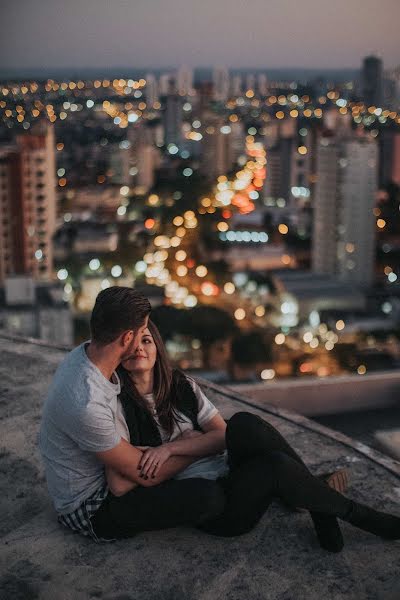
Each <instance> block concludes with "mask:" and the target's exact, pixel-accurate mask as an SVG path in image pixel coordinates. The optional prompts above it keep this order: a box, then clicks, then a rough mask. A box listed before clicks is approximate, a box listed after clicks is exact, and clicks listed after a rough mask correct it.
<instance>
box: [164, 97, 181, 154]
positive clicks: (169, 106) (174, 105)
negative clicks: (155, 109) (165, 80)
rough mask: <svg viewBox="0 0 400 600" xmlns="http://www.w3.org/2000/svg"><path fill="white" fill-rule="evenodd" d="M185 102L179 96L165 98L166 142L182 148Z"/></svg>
mask: <svg viewBox="0 0 400 600" xmlns="http://www.w3.org/2000/svg"><path fill="white" fill-rule="evenodd" d="M182 107H183V100H182V97H181V96H178V95H177V94H168V96H166V97H165V109H164V112H163V125H164V142H165V144H166V145H167V146H168V145H169V144H175V145H176V146H177V147H178V148H180V146H181V143H182V109H183V108H182Z"/></svg>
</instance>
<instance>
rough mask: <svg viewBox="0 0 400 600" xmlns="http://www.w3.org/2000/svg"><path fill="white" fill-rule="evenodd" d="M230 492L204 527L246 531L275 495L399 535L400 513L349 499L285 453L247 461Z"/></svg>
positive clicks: (235, 475) (215, 531)
mask: <svg viewBox="0 0 400 600" xmlns="http://www.w3.org/2000/svg"><path fill="white" fill-rule="evenodd" d="M226 493H227V503H226V508H225V510H224V512H223V513H222V515H220V516H218V517H216V518H214V519H212V520H208V521H206V522H205V523H203V524H202V525H201V527H200V528H201V529H202V530H203V531H207V532H208V533H212V534H215V535H226V536H230V535H240V534H241V533H246V532H247V531H249V530H250V529H251V528H252V527H253V526H254V525H255V524H256V523H257V521H258V520H259V518H260V517H261V516H262V514H263V513H264V511H265V510H266V508H267V507H268V505H269V503H270V502H271V499H272V498H273V497H274V496H275V497H278V498H281V499H283V500H284V501H285V502H288V503H290V502H292V503H293V504H295V505H296V506H299V507H301V508H306V509H308V510H309V511H315V512H316V513H317V514H322V515H328V516H331V517H338V518H340V519H342V520H344V521H347V522H349V523H351V524H353V525H355V526H356V527H359V528H361V529H364V530H365V531H369V532H370V533H374V534H375V535H379V536H382V537H384V538H386V539H400V517H396V516H394V515H390V514H387V513H382V512H379V511H376V510H374V509H371V508H369V507H367V506H364V505H361V504H359V503H358V502H355V501H353V500H350V499H349V498H346V497H345V496H343V495H342V494H340V493H339V492H336V491H335V490H333V489H331V488H330V487H329V486H327V485H326V484H324V483H323V482H322V481H321V480H320V479H318V478H317V477H314V476H313V475H312V474H311V473H310V471H309V470H308V469H307V468H306V467H305V466H304V465H302V464H301V463H299V462H297V461H296V460H294V459H293V458H292V457H291V456H288V455H287V454H285V453H283V452H279V451H271V452H270V453H269V454H266V455H264V456H259V457H255V458H251V459H249V460H248V461H246V462H243V463H242V464H241V465H239V466H238V467H237V469H236V470H234V471H233V473H232V478H230V477H229V478H228V482H227V485H226ZM327 549H331V548H327ZM339 549H340V548H339Z"/></svg>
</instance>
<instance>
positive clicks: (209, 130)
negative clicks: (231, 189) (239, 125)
mask: <svg viewBox="0 0 400 600" xmlns="http://www.w3.org/2000/svg"><path fill="white" fill-rule="evenodd" d="M203 120H204V121H205V122H206V123H207V127H206V129H205V130H204V132H203V140H202V155H201V164H200V169H201V172H202V173H203V175H204V176H205V177H206V178H207V179H210V180H212V179H216V178H217V177H218V176H219V175H226V174H227V173H228V172H229V171H230V169H231V168H232V167H233V164H234V161H235V151H234V149H233V147H232V142H233V141H234V140H233V135H232V128H231V126H230V125H226V122H225V120H224V118H223V117H220V116H218V115H215V114H212V115H211V114H207V115H203ZM235 135H236V136H240V131H237V130H235ZM236 142H237V140H236ZM234 147H236V146H235V144H234Z"/></svg>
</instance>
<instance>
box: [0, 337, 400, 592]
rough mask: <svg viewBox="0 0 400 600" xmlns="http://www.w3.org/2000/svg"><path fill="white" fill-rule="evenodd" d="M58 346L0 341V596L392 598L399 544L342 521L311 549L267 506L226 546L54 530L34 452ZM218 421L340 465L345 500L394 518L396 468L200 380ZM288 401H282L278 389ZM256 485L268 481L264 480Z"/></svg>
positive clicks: (397, 582) (310, 541)
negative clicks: (252, 423) (240, 419)
mask: <svg viewBox="0 0 400 600" xmlns="http://www.w3.org/2000/svg"><path fill="white" fill-rule="evenodd" d="M65 351H66V350H65V349H62V348H57V347H54V346H50V345H49V344H45V343H40V342H37V341H34V340H23V339H16V338H12V337H10V336H0V355H1V361H0V375H1V383H0V389H1V393H0V422H1V425H0V427H1V430H0V435H1V459H2V461H1V464H2V468H1V470H0V477H1V482H2V486H1V489H2V494H1V499H0V506H1V511H0V529H1V536H2V538H1V546H2V552H1V558H0V564H1V570H0V590H1V592H0V597H1V598H4V599H7V600H9V599H11V598H12V599H13V600H22V599H23V600H27V599H29V600H34V599H40V600H59V599H60V600H86V599H88V598H101V599H103V600H129V599H131V600H134V599H137V598H140V599H141V600H146V599H148V600H157V599H160V600H161V599H162V600H178V599H181V598H182V599H185V600H186V599H198V600H215V599H217V598H221V599H225V598H226V599H228V598H229V599H232V600H239V599H243V598H246V599H249V600H253V599H254V600H256V599H257V600H261V599H265V598H268V599H269V600H274V599H277V600H297V599H300V598H301V599H303V598H304V599H307V600H313V599H317V598H318V599H319V598H321V597H322V598H326V599H329V600H330V599H332V600H342V599H343V600H344V599H346V600H351V599H353V600H363V599H370V600H372V599H378V600H395V598H399V597H400V562H399V549H400V542H398V541H396V542H388V541H384V540H382V539H380V538H378V537H375V536H372V535H370V534H367V533H365V532H363V531H360V530H358V529H355V528H352V527H351V526H350V525H348V524H347V523H343V524H342V531H343V535H344V538H345V548H344V550H343V552H341V553H340V554H329V553H327V552H326V551H324V550H322V549H321V548H320V547H319V545H318V542H317V540H316V537H315V534H314V531H313V528H312V524H311V520H310V518H309V516H308V515H307V514H300V513H291V512H289V511H288V510H287V509H286V508H284V507H283V505H281V504H279V503H278V502H276V503H273V505H271V507H270V508H269V509H268V511H267V512H266V514H265V515H264V517H263V518H262V520H261V522H260V523H259V524H258V525H257V527H256V528H255V529H254V530H253V531H251V532H250V533H248V534H246V535H244V536H241V537H237V538H228V539H226V538H219V537H213V536H208V535H206V534H204V533H201V532H199V531H197V530H195V529H191V528H177V529H168V530H163V531H152V532H147V533H141V534H139V535H137V536H136V537H134V538H132V539H129V540H123V541H119V542H116V543H113V544H103V545H101V544H95V543H94V542H92V541H91V540H89V539H86V538H83V537H82V536H80V535H78V534H74V533H72V532H69V531H68V530H65V529H63V528H62V527H61V526H59V525H58V524H57V521H56V518H55V513H54V511H53V509H52V506H51V503H50V499H49V497H48V495H47V490H46V484H45V481H44V477H43V471H42V467H41V464H40V458H39V455H38V451H37V447H36V437H37V431H38V426H39V422H40V413H41V407H42V403H43V399H44V397H45V394H46V390H47V387H48V385H49V383H50V380H51V377H52V374H53V372H54V370H55V368H56V367H57V365H58V364H59V362H60V361H61V360H62V358H63V356H64V355H65ZM200 383H201V385H202V387H203V389H204V391H205V392H206V394H207V395H208V396H209V398H210V399H211V400H212V401H213V402H214V403H215V404H216V405H217V406H218V408H219V409H220V411H221V412H222V414H223V416H224V417H225V418H229V417H230V416H231V415H232V414H233V413H235V412H237V411H242V410H246V411H251V412H254V413H256V414H258V415H260V416H261V417H262V418H264V419H267V420H269V421H270V422H272V423H273V424H274V425H275V426H276V427H278V429H279V430H280V431H281V432H282V433H283V434H284V435H285V436H286V437H287V438H288V440H289V441H290V443H291V444H293V446H294V447H295V448H296V449H297V450H298V451H299V452H300V453H301V455H302V456H303V458H304V459H305V460H306V462H307V463H308V465H309V466H310V467H311V468H312V469H313V471H315V472H316V473H319V472H323V471H325V470H328V469H333V468H335V467H339V466H347V467H348V468H349V470H350V477H351V484H350V489H349V495H350V496H352V497H354V498H357V499H359V500H360V501H362V502H366V503H369V504H371V505H373V506H374V507H376V508H379V509H384V510H387V511H392V512H394V513H396V514H400V463H399V462H397V461H395V460H393V459H391V458H389V457H387V456H385V455H383V454H380V453H379V452H377V451H375V450H372V449H370V448H368V447H367V446H365V445H363V444H361V443H360V442H356V441H354V440H352V439H350V438H347V437H346V436H344V435H343V434H339V433H337V432H333V431H332V430H330V429H327V428H325V427H323V426H321V425H319V424H317V423H314V422H311V421H309V420H308V419H306V418H305V417H303V416H300V415H298V414H296V413H292V412H289V411H286V410H283V409H279V408H275V407H273V406H271V405H268V404H265V403H263V402H262V401H256V400H255V401H253V400H251V401H250V400H248V399H246V398H245V397H243V396H241V395H240V394H239V393H237V392H235V391H232V390H229V389H227V388H222V387H219V386H217V385H215V384H213V383H210V382H205V381H200ZM288 393H289V392H288ZM266 476H267V475H266Z"/></svg>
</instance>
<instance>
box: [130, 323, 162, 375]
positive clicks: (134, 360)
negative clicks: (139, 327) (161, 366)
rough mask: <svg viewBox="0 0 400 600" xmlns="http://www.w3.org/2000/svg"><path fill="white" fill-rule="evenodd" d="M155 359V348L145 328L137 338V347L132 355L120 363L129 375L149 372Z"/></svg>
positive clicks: (151, 337) (148, 331)
mask: <svg viewBox="0 0 400 600" xmlns="http://www.w3.org/2000/svg"><path fill="white" fill-rule="evenodd" d="M156 359H157V348H156V345H155V343H154V340H153V336H152V335H151V333H150V330H149V329H148V328H146V329H145V330H144V332H143V333H142V335H141V337H140V338H139V345H138V347H137V348H136V351H135V352H134V354H132V355H131V356H130V357H129V358H127V359H126V360H123V361H122V363H121V364H122V366H123V367H124V368H125V369H126V370H127V371H128V372H129V373H143V372H146V371H151V370H152V369H153V367H154V365H155V362H156Z"/></svg>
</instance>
